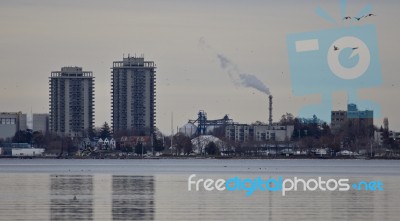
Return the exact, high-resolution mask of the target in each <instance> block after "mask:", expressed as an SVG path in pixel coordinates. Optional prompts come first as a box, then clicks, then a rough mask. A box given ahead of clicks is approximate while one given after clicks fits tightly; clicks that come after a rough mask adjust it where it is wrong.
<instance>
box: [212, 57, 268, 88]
mask: <svg viewBox="0 0 400 221" xmlns="http://www.w3.org/2000/svg"><path fill="white" fill-rule="evenodd" d="M217 58H218V60H219V63H220V66H221V68H222V69H223V70H226V71H227V73H228V75H229V78H230V79H231V81H232V82H233V83H234V84H235V85H236V86H242V87H249V88H254V89H256V90H258V91H260V92H262V93H265V94H268V95H269V94H270V91H269V89H268V87H267V86H266V85H265V84H264V83H263V82H262V81H260V79H258V78H257V77H256V76H255V75H252V74H247V73H242V72H241V71H240V70H239V68H238V67H237V65H236V64H235V63H233V62H232V61H230V60H229V59H228V58H227V57H226V56H224V55H222V54H218V55H217Z"/></svg>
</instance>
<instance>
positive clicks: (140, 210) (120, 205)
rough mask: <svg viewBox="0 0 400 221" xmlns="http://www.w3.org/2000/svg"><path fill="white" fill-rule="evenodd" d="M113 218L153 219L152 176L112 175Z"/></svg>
mask: <svg viewBox="0 0 400 221" xmlns="http://www.w3.org/2000/svg"><path fill="white" fill-rule="evenodd" d="M112 196H113V197H112V217H113V220H153V219H154V178H153V176H113V177H112Z"/></svg>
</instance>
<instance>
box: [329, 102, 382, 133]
mask: <svg viewBox="0 0 400 221" xmlns="http://www.w3.org/2000/svg"><path fill="white" fill-rule="evenodd" d="M349 122H350V123H352V124H353V125H354V126H356V127H359V128H369V127H373V125H374V111H372V110H363V111H361V110H358V108H357V105H356V104H348V105H347V111H343V110H339V111H332V112H331V130H332V133H333V134H335V133H338V132H339V131H340V129H341V128H342V127H343V126H344V125H346V124H347V123H349Z"/></svg>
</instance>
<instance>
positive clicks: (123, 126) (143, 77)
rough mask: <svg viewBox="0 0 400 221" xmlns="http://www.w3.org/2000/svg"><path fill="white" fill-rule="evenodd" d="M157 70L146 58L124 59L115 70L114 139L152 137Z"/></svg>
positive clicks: (113, 96)
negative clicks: (131, 136) (137, 136)
mask: <svg viewBox="0 0 400 221" xmlns="http://www.w3.org/2000/svg"><path fill="white" fill-rule="evenodd" d="M155 69H156V66H155V64H154V62H153V61H145V60H144V57H130V56H128V57H127V58H123V60H122V61H115V62H113V67H112V77H111V80H112V83H111V88H112V89H111V97H112V102H111V106H112V110H111V112H112V113H111V118H112V127H113V132H114V135H116V136H119V135H142V136H143V135H152V134H153V132H154V126H155V107H156V105H155V103H156V102H155V100H156V99H155V96H156V89H155V81H156V71H155Z"/></svg>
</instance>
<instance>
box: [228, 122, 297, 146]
mask: <svg viewBox="0 0 400 221" xmlns="http://www.w3.org/2000/svg"><path fill="white" fill-rule="evenodd" d="M293 131H294V126H293V125H278V124H271V125H269V124H268V125H248V124H234V125H228V126H226V127H225V138H227V139H228V140H231V141H236V142H248V141H278V142H283V141H290V139H291V137H292V135H293Z"/></svg>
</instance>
